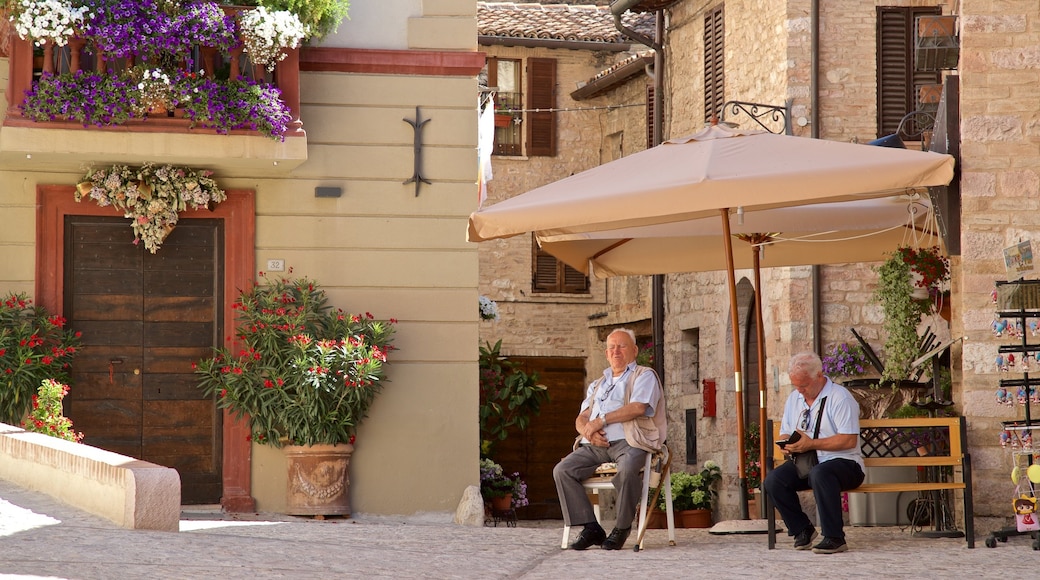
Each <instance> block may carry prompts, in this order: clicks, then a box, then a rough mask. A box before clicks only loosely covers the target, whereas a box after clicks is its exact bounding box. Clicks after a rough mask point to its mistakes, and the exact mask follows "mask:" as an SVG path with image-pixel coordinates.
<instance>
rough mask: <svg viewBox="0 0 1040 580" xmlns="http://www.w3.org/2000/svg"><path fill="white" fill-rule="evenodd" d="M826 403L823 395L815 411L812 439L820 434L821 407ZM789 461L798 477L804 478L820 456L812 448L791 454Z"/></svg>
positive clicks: (818, 461)
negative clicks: (818, 407) (814, 426)
mask: <svg viewBox="0 0 1040 580" xmlns="http://www.w3.org/2000/svg"><path fill="white" fill-rule="evenodd" d="M826 404H827V397H824V398H823V399H822V400H821V401H820V410H819V411H817V412H816V428H815V429H814V430H813V439H817V438H819V436H820V421H821V420H822V419H823V407H824V406H825V405H826ZM791 461H793V462H794V466H795V469H797V471H798V477H799V478H801V479H805V478H807V477H809V472H810V471H812V468H814V467H816V466H817V465H818V464H819V463H820V457H819V455H817V454H816V450H815V449H813V450H812V451H806V452H804V453H794V454H792V455H791Z"/></svg>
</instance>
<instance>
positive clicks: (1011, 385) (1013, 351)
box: [986, 280, 1040, 550]
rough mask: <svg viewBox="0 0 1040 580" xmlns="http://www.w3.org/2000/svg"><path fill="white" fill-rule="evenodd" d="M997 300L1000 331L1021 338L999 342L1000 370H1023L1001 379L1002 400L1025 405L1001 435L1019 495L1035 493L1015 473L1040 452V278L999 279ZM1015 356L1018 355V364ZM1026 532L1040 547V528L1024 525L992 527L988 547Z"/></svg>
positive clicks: (996, 329) (1030, 484)
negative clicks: (1036, 413)
mask: <svg viewBox="0 0 1040 580" xmlns="http://www.w3.org/2000/svg"><path fill="white" fill-rule="evenodd" d="M993 299H994V302H995V303H996V304H997V319H996V320H995V321H994V332H995V333H996V336H997V337H998V338H1002V337H1003V334H1004V333H1008V334H1010V335H1011V336H1012V337H1014V338H1017V339H1018V341H1017V343H1016V344H1002V345H1000V346H999V347H998V354H997V358H996V365H997V371H998V372H1000V373H1011V372H1014V373H1016V374H1018V373H1021V375H1022V377H1021V378H1006V379H1005V378H1002V379H1000V387H999V388H998V389H997V401H998V403H1002V404H1008V405H1014V406H1021V407H1022V418H1021V419H1014V420H1011V421H1003V422H1002V423H1003V427H1004V430H1003V431H1002V432H1001V435H1000V437H1001V445H1002V446H1003V447H1004V448H1005V449H1008V448H1010V451H1011V455H1012V460H1013V470H1012V473H1013V479H1014V480H1016V485H1017V488H1018V489H1016V494H1018V493H1019V492H1024V493H1023V495H1028V496H1029V497H1031V498H1035V497H1036V491H1037V490H1036V486H1035V484H1034V483H1033V482H1032V481H1031V480H1030V479H1028V478H1026V477H1025V476H1024V475H1022V476H1019V477H1015V475H1017V474H1019V473H1022V474H1024V473H1026V471H1027V470H1028V468H1029V467H1031V466H1032V465H1033V464H1034V463H1035V462H1036V460H1037V455H1040V442H1038V447H1034V446H1033V436H1034V435H1040V420H1038V419H1034V418H1033V410H1032V405H1033V404H1034V403H1038V402H1040V397H1038V393H1040V377H1038V376H1035V375H1034V376H1033V377H1030V368H1031V367H1032V368H1035V369H1036V371H1037V374H1040V342H1036V343H1030V342H1029V339H1030V338H1031V337H1037V336H1038V335H1040V324H1038V323H1040V280H1017V281H1014V282H997V287H996V289H995V290H994V296H993ZM1015 357H1018V359H1017V360H1018V368H1016V364H1015V361H1016V358H1015ZM1012 503H1014V498H1012ZM1033 515H1034V516H1040V514H1035V513H1034V514H1033ZM1022 535H1028V536H1030V537H1031V538H1032V539H1033V543H1032V548H1033V549H1034V550H1040V533H1038V532H1037V531H1020V528H1019V527H1018V526H1013V527H1005V528H1002V529H1000V530H997V531H994V532H991V533H990V534H989V537H987V538H986V547H988V548H994V547H996V545H997V542H998V541H999V542H1007V541H1008V538H1009V537H1012V536H1022Z"/></svg>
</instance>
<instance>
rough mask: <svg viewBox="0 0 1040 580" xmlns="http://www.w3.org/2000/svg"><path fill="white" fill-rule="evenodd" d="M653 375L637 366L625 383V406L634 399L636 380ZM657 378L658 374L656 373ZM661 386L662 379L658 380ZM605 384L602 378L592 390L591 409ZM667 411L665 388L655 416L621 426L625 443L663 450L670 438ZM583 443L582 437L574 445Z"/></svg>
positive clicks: (590, 397) (640, 418)
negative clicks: (643, 375) (662, 447)
mask: <svg viewBox="0 0 1040 580" xmlns="http://www.w3.org/2000/svg"><path fill="white" fill-rule="evenodd" d="M646 372H650V373H653V372H654V369H652V368H650V367H643V366H636V370H635V372H634V373H632V374H631V375H630V376H629V377H628V380H627V381H625V404H626V405H627V404H629V403H630V402H631V398H632V386H633V385H635V383H636V378H637V377H639V376H640V375H642V374H643V373H646ZM655 376H656V373H655ZM657 382H658V384H660V382H661V381H660V379H658V381H657ZM602 384H603V377H600V378H599V379H598V380H597V381H596V385H595V387H594V388H593V389H592V393H591V394H590V395H589V399H588V404H589V408H590V409H591V408H592V401H593V399H594V398H595V397H596V392H598V391H599V388H600V386H602ZM667 415H668V413H667V410H666V406H665V402H664V388H663V387H662V389H661V400H660V401H658V402H657V405H656V406H655V407H654V416H653V417H647V416H646V415H641V416H639V417H636V418H635V419H632V420H631V421H625V422H624V423H622V424H621V426H622V427H623V428H624V429H625V441H627V442H628V444H629V445H631V446H632V447H636V448H639V449H642V450H643V451H649V452H651V453H653V452H654V451H658V450H660V449H661V446H662V445H664V440H665V438H667V437H668V418H667ZM580 442H581V435H578V438H577V439H576V440H575V442H574V445H575V447H577V445H578V443H580Z"/></svg>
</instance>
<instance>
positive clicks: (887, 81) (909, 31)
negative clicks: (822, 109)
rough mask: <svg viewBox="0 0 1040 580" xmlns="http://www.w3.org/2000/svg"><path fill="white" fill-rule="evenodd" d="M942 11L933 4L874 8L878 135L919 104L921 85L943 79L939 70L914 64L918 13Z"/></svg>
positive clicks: (888, 131)
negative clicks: (915, 28) (917, 68)
mask: <svg viewBox="0 0 1040 580" xmlns="http://www.w3.org/2000/svg"><path fill="white" fill-rule="evenodd" d="M941 13H942V9H941V8H940V7H936V6H933V7H916V8H912V7H903V6H879V7H878V8H877V111H878V114H877V134H878V137H882V136H885V135H891V134H893V133H895V132H896V130H897V129H898V128H899V121H900V120H901V119H902V118H903V117H904V116H905V115H906V114H907V113H909V112H910V111H916V110H918V109H920V108H921V106H920V101H919V99H920V94H921V87H922V86H923V85H935V84H939V83H941V82H942V78H941V74H940V72H939V71H918V70H916V68H915V66H914V22H915V21H916V19H917V17H918V16H924V15H929V14H941ZM909 131H910V132H911V133H912V132H913V131H914V128H909Z"/></svg>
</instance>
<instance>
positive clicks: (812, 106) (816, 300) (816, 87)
mask: <svg viewBox="0 0 1040 580" xmlns="http://www.w3.org/2000/svg"><path fill="white" fill-rule="evenodd" d="M809 18H810V20H811V21H812V22H811V23H810V30H811V32H810V35H811V37H810V40H809V50H810V52H811V53H812V54H811V55H810V57H809V58H810V60H809V131H810V135H811V136H812V138H813V139H819V138H820V0H812V6H811V7H810V16H809ZM821 271H822V269H821V268H820V267H819V266H813V267H812V326H813V350H814V351H816V353H818V354H820V355H821V356H823V322H822V318H823V317H822V316H821V315H820V300H821V299H820V292H821V289H820V272H821Z"/></svg>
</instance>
